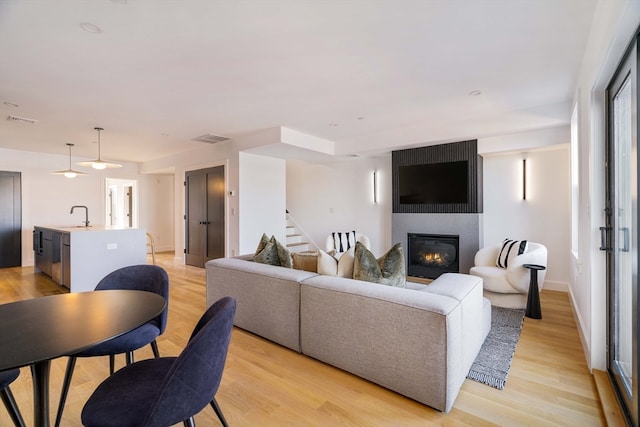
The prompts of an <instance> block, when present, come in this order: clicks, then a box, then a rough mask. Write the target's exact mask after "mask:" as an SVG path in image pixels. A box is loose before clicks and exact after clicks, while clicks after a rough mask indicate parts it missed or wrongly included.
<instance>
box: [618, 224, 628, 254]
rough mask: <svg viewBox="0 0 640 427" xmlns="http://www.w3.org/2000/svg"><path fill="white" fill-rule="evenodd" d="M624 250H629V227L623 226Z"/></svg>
mask: <svg viewBox="0 0 640 427" xmlns="http://www.w3.org/2000/svg"><path fill="white" fill-rule="evenodd" d="M620 231H622V249H620V251H622V252H629V227H622V228H621V229H620Z"/></svg>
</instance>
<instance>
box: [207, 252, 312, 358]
mask: <svg viewBox="0 0 640 427" xmlns="http://www.w3.org/2000/svg"><path fill="white" fill-rule="evenodd" d="M205 269H206V276H207V278H206V281H207V307H209V306H210V305H211V304H213V303H214V302H215V301H217V300H218V299H220V298H222V297H224V296H232V297H234V298H235V299H236V301H237V308H236V315H235V318H234V325H236V326H238V327H239V328H242V329H245V330H247V331H250V332H253V333H255V334H258V335H260V336H262V337H264V338H266V339H268V340H271V341H273V342H276V343H278V344H280V345H283V346H285V347H288V348H290V349H292V350H295V351H297V352H300V283H299V282H300V281H302V280H304V279H307V278H309V277H312V276H315V275H316V273H312V272H308V271H303V270H294V269H291V268H286V267H279V266H274V265H267V264H260V263H258V262H253V261H247V260H244V259H242V257H236V258H218V259H214V260H211V261H208V262H207V263H206V264H205Z"/></svg>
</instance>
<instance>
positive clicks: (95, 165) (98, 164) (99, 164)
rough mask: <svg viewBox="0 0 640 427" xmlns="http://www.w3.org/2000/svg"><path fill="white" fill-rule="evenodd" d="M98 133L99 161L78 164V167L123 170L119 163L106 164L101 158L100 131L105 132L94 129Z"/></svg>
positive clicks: (100, 129)
mask: <svg viewBox="0 0 640 427" xmlns="http://www.w3.org/2000/svg"><path fill="white" fill-rule="evenodd" d="M94 129H95V130H96V131H97V132H98V159H97V160H91V161H90V162H78V163H76V164H77V165H80V166H91V167H92V168H94V169H105V168H121V167H122V165H119V164H117V163H110V162H105V161H104V160H102V159H101V158H100V131H103V130H104V129H102V128H97V127H96V128H94Z"/></svg>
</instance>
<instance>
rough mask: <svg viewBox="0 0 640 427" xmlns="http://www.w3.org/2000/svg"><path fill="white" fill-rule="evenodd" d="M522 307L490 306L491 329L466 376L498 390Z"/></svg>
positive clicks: (518, 328) (516, 337)
mask: <svg viewBox="0 0 640 427" xmlns="http://www.w3.org/2000/svg"><path fill="white" fill-rule="evenodd" d="M523 321H524V310H521V309H514V308H502V307H491V332H489V335H488V336H487V339H486V340H485V342H484V344H482V348H481V349H480V353H478V356H477V357H476V360H475V361H474V362H473V365H471V369H470V370H469V374H468V375H467V378H469V379H470V380H474V381H478V382H480V383H483V384H487V385H489V386H491V387H495V388H497V389H499V390H502V389H503V388H504V386H505V384H506V382H507V375H509V368H510V367H511V360H512V359H513V353H515V351H516V345H517V344H518V340H519V339H520V331H521V330H522V322H523Z"/></svg>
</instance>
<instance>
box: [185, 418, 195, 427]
mask: <svg viewBox="0 0 640 427" xmlns="http://www.w3.org/2000/svg"><path fill="white" fill-rule="evenodd" d="M182 424H184V427H196V423H195V421H193V417H189V419H188V420H184V421H183V422H182Z"/></svg>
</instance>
